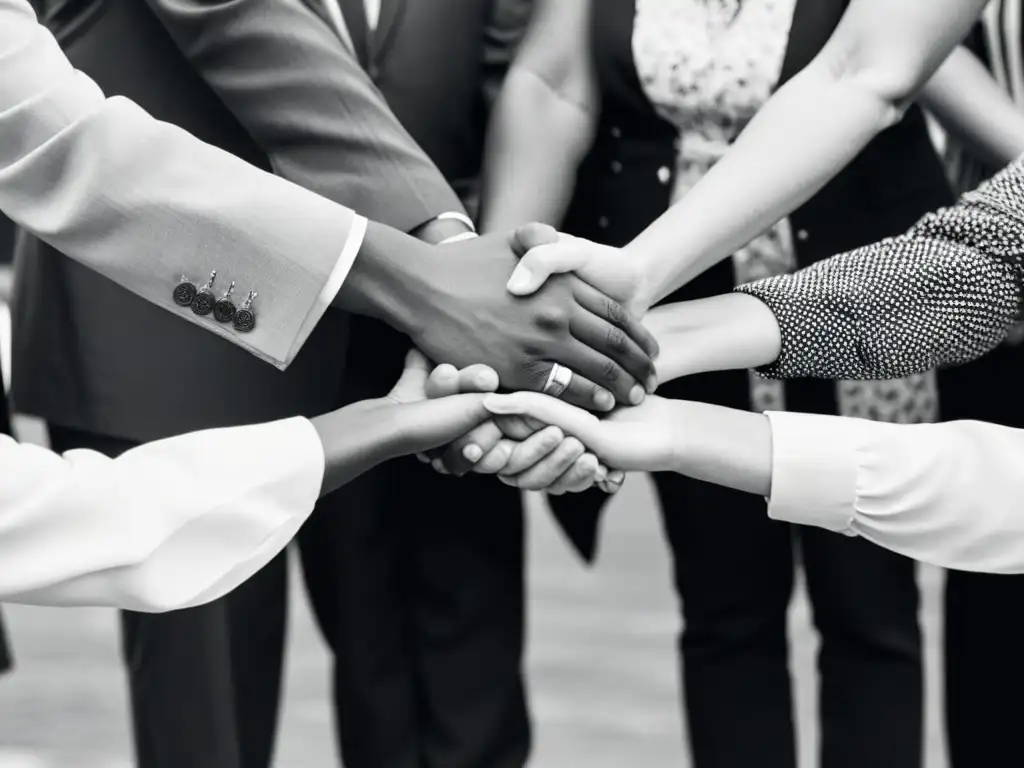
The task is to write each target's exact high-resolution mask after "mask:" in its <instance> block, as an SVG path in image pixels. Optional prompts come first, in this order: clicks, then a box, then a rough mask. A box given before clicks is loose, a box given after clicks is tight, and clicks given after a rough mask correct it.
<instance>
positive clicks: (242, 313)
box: [234, 291, 259, 333]
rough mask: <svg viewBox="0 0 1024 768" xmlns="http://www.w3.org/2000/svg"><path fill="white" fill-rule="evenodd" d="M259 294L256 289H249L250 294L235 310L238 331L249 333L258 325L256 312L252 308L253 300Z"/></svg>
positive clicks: (235, 322)
mask: <svg viewBox="0 0 1024 768" xmlns="http://www.w3.org/2000/svg"><path fill="white" fill-rule="evenodd" d="M258 295H259V294H257V293H256V291H249V295H248V296H246V297H245V301H243V302H242V306H241V307H239V309H238V311H237V312H235V317H234V324H235V330H236V331H240V332H241V333H248V332H249V331H251V330H252V329H253V328H255V327H256V313H255V312H254V311H253V309H252V302H253V299H255V298H256V296H258Z"/></svg>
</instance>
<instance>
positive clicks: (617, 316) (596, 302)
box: [573, 280, 659, 392]
mask: <svg viewBox="0 0 1024 768" xmlns="http://www.w3.org/2000/svg"><path fill="white" fill-rule="evenodd" d="M573 294H574V295H575V296H576V301H578V302H579V303H580V306H582V307H584V308H585V309H587V310H589V311H590V312H592V313H594V314H595V315H596V316H597V317H599V318H601V319H602V320H604V321H605V322H606V323H610V324H611V325H613V326H615V327H616V328H618V329H620V330H621V331H622V332H623V333H624V334H625V335H626V338H627V339H629V340H630V341H632V343H633V344H634V345H636V347H637V349H639V352H636V351H635V350H631V351H633V356H632V357H628V358H626V359H624V360H623V359H619V358H616V360H618V362H619V363H621V364H622V366H623V367H624V368H625V369H626V370H627V371H629V372H630V373H631V374H633V376H634V378H637V379H638V380H639V381H643V382H645V383H646V384H647V385H648V390H647V391H648V392H653V391H654V390H655V389H657V386H658V383H657V379H656V378H655V379H654V382H653V386H652V385H651V382H650V378H651V377H652V376H653V375H654V363H653V359H654V358H656V357H657V356H658V352H659V349H658V341H657V339H655V338H654V334H653V333H651V332H650V331H649V330H647V328H646V327H644V324H643V323H641V322H640V321H639V320H638V319H637V318H636V317H634V316H633V313H632V312H629V311H628V310H627V309H626V308H625V307H623V306H622V305H621V304H620V303H619V302H617V301H615V300H614V299H612V298H609V297H608V296H606V295H605V294H604V293H602V292H601V291H599V290H597V289H596V288H594V287H593V286H592V285H590V284H588V283H585V282H583V281H582V280H576V281H574V282H573ZM640 360H643V362H644V364H645V365H646V366H647V367H648V372H647V375H645V376H644V378H639V377H640V376H641V375H644V371H643V370H642V369H640V368H633V367H632V363H633V361H640Z"/></svg>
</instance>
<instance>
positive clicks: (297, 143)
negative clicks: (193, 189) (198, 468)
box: [14, 0, 459, 440]
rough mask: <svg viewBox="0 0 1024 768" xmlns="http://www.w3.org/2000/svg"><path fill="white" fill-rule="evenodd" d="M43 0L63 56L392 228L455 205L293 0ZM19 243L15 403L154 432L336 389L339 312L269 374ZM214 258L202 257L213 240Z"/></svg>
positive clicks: (119, 433) (134, 432)
mask: <svg viewBox="0 0 1024 768" xmlns="http://www.w3.org/2000/svg"><path fill="white" fill-rule="evenodd" d="M44 6H45V10H46V15H45V21H46V22H47V24H48V26H50V27H51V29H53V30H54V32H55V33H56V35H57V38H58V40H59V41H60V42H61V44H62V46H63V47H64V48H65V50H66V52H67V53H68V56H69V58H70V59H71V61H72V62H73V63H74V64H75V65H76V66H77V67H78V68H79V69H81V70H83V71H85V72H86V73H87V74H89V75H90V76H91V77H92V78H93V79H94V80H96V81H97V82H98V83H99V84H100V86H101V87H102V88H103V89H104V91H105V92H106V93H107V94H108V95H114V94H119V95H124V96H127V97H129V98H131V99H133V100H134V101H136V102H137V103H139V104H140V105H141V106H143V107H144V108H145V109H146V110H148V111H149V112H150V113H152V114H153V115H155V116H156V117H158V118H161V119H163V120H166V121H168V122H171V123H175V124H177V125H179V126H181V127H182V128H185V129H186V130H188V131H190V132H191V133H193V134H195V135H196V136H198V137H200V138H202V139H204V140H205V141H207V142H209V143H212V144H215V145H218V146H220V147H223V148H224V149H226V150H228V151H230V152H232V153H234V154H236V155H238V156H240V157H242V158H243V159H245V160H248V161H249V162H251V163H254V164H256V165H259V166H262V167H264V168H266V169H273V170H274V171H276V172H277V173H278V174H280V175H282V176H284V177H286V178H289V179H290V180H292V181H295V182H296V183H298V184H300V185H302V186H304V187H307V188H309V189H312V190H314V191H316V192H319V193H321V194H323V195H325V196H327V197H329V198H331V199H334V200H336V201H338V202H340V203H344V204H345V205H347V206H349V207H352V208H354V209H356V210H357V211H359V212H360V213H363V214H365V215H367V216H368V217H369V218H371V219H374V220H377V221H382V222H384V223H387V224H390V225H392V226H395V227H397V228H400V229H403V230H410V229H412V228H414V227H416V226H418V225H419V224H422V223H423V222H425V221H428V220H429V219H431V218H433V217H435V216H436V215H438V214H439V213H441V212H443V211H447V210H453V209H455V210H457V209H458V208H459V202H458V200H457V198H456V197H455V195H454V193H453V192H452V191H451V189H450V187H449V186H448V185H447V184H446V183H445V181H444V179H443V177H442V176H441V174H440V173H439V172H438V171H437V169H436V167H435V166H434V164H433V163H431V162H430V161H429V160H428V159H427V157H426V156H425V155H424V154H423V153H422V151H421V150H420V149H419V148H418V147H417V146H416V144H415V142H414V141H413V140H412V139H411V138H410V137H409V135H408V133H407V132H406V131H405V130H404V129H403V128H402V127H401V125H400V124H399V122H398V121H397V120H396V119H395V118H394V116H393V115H392V114H391V112H390V110H388V108H387V106H386V105H385V103H384V101H383V99H382V98H381V96H380V94H379V92H378V91H377V90H376V89H375V88H374V87H373V86H372V84H371V83H370V82H369V80H368V78H367V77H366V75H365V74H364V73H363V71H362V70H361V69H360V67H359V66H358V63H357V62H356V61H355V60H354V59H353V57H352V56H351V55H350V54H349V53H348V52H347V50H346V49H345V48H344V46H343V45H342V44H341V42H340V41H339V40H338V38H337V36H336V35H335V34H334V32H333V30H331V29H329V28H328V27H327V25H325V24H324V23H323V21H322V20H321V19H319V18H318V17H317V16H315V15H314V14H312V13H311V12H309V11H308V9H306V8H303V7H302V6H301V5H299V4H297V3H294V2H289V0H244V2H235V1H233V0H47V1H46V2H45V3H44ZM342 245H343V244H342V243H339V244H338V247H339V251H340V248H341V246H342ZM172 247H173V244H170V243H169V244H168V248H172ZM23 250H24V252H23V253H21V254H19V262H20V263H19V269H20V272H19V285H18V287H17V290H16V302H15V312H14V326H15V333H14V338H15V349H14V360H15V368H16V369H17V370H18V376H17V381H16V382H15V383H14V397H15V402H16V404H17V406H18V407H19V408H20V409H21V410H23V411H26V412H29V413H32V414H35V415H38V416H42V417H43V418H46V419H48V420H49V421H51V422H54V423H57V424H60V425H62V426H67V427H75V428H80V429H85V430H89V431H93V432H98V433H101V434H106V435H111V436H115V437H119V438H125V439H129V440H149V439H154V438H159V437H163V436H166V435H171V434H177V433H181V432H185V431H189V430H195V429H199V428H204V427H212V426H220V425H229V424H238V423H248V422H253V421H263V420H268V419H274V418H279V417H286V416H291V415H295V414H312V413H315V412H319V411H323V410H326V409H328V408H330V407H333V406H334V405H335V402H336V398H337V391H338V385H339V380H340V377H341V375H342V368H343V351H344V344H345V323H344V318H343V317H342V315H341V313H338V312H333V311H329V312H328V313H327V315H325V317H324V318H323V320H322V321H321V323H320V326H319V327H318V328H317V329H316V331H314V333H313V335H312V336H311V337H310V339H309V340H308V342H307V344H306V346H305V348H304V349H303V351H302V352H301V353H300V354H299V356H298V357H297V358H296V360H295V362H294V363H293V364H292V366H291V367H290V368H289V370H288V371H287V372H285V373H281V372H279V371H277V370H275V369H274V368H272V367H271V366H269V365H267V364H264V363H261V362H260V361H258V360H257V359H255V358H254V357H252V356H250V355H248V354H246V353H245V352H243V351H241V350H239V349H237V348H235V347H233V346H231V345H229V344H227V343H225V342H223V341H222V340H220V339H218V338H215V337H214V336H213V335H212V334H209V333H206V332H204V331H202V330H200V329H198V328H194V327H190V326H188V325H187V324H185V323H182V322H181V321H180V320H179V319H177V318H175V317H174V316H173V315H171V314H170V313H167V312H164V311H163V310H161V309H159V308H156V307H152V306H150V305H148V304H146V303H145V302H143V301H142V300H140V299H139V298H137V297H135V296H133V295H131V294H129V293H128V292H127V291H125V290H123V289H121V288H119V287H117V286H115V285H114V284H113V283H111V282H109V281H107V280H105V279H104V278H102V277H100V276H99V275H97V274H95V273H94V272H91V271H89V270H87V269H85V268H84V267H81V266H79V265H77V264H75V263H73V262H72V261H71V260H69V259H65V258H63V257H62V256H61V255H60V254H59V253H56V252H54V251H52V250H51V249H49V248H48V247H47V246H45V245H42V244H40V243H38V242H37V241H33V240H31V239H30V241H29V242H28V243H27V245H26V248H25V249H23ZM209 262H210V264H211V269H215V268H216V264H217V256H216V244H214V243H211V249H210V254H209ZM189 277H190V278H192V279H193V280H197V281H199V282H202V281H203V280H205V278H206V275H189ZM217 288H218V292H219V291H220V290H223V289H224V288H226V286H217ZM250 289H255V290H257V291H260V292H272V291H287V290H288V286H286V285H281V286H270V285H267V286H255V285H254V286H248V285H239V286H237V288H236V295H237V294H238V293H241V294H242V295H243V296H244V295H245V292H247V291H248V290H250Z"/></svg>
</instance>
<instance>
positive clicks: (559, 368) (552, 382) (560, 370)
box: [542, 363, 572, 397]
mask: <svg viewBox="0 0 1024 768" xmlns="http://www.w3.org/2000/svg"><path fill="white" fill-rule="evenodd" d="M570 381H572V371H570V370H569V369H568V368H566V367H565V366H564V365H559V364H558V363H555V364H554V365H552V366H551V373H549V374H548V382H547V384H545V385H544V389H543V390H542V391H543V392H544V394H545V395H550V396H551V397H561V396H562V393H563V392H565V390H566V389H568V388H569V382H570Z"/></svg>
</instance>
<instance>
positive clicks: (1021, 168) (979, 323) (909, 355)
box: [737, 158, 1024, 379]
mask: <svg viewBox="0 0 1024 768" xmlns="http://www.w3.org/2000/svg"><path fill="white" fill-rule="evenodd" d="M737 290H738V291H742V292H744V293H748V294H751V295H753V296H757V297H758V298H759V299H761V300H762V301H764V302H765V303H766V304H767V305H768V306H769V307H770V308H771V310H772V312H773V313H774V314H775V317H776V319H777V320H778V323H779V327H780V329H781V331H782V351H781V353H780V355H779V358H778V360H776V361H775V362H774V363H773V364H771V365H770V366H767V367H766V368H765V369H764V370H763V371H762V373H763V374H764V375H765V376H768V377H772V378H783V377H785V378H795V377H806V376H810V377H817V378H839V377H842V378H850V379H853V378H877V379H882V378H891V377H895V376H905V375H907V374H910V373H915V372H918V371H926V370H929V369H932V368H935V367H937V366H940V365H946V364H956V363H965V362H968V361H970V360H973V359H975V358H978V357H981V356H982V355H984V354H985V353H986V352H988V351H990V350H991V349H993V348H994V347H996V346H997V345H998V344H999V343H1000V342H1001V341H1002V340H1003V339H1004V338H1005V337H1006V336H1007V334H1008V333H1010V331H1011V329H1012V328H1013V325H1014V322H1015V321H1017V320H1019V319H1020V318H1021V316H1022V313H1024V158H1021V159H1020V160H1017V161H1016V162H1015V163H1013V164H1012V165H1010V166H1009V167H1008V168H1006V169H1005V170H1004V171H1002V172H1001V173H999V174H998V175H996V176H995V177H993V178H992V180H991V181H988V182H986V183H984V184H983V185H982V186H981V187H979V188H978V189H977V190H976V191H974V192H968V193H967V194H965V195H964V196H963V197H961V198H960V201H959V202H958V203H957V204H956V205H954V206H952V207H950V208H946V209H944V210H941V211H938V212H936V213H930V214H928V215H927V216H925V217H924V218H922V219H921V221H920V222H918V223H917V225H915V226H914V227H913V228H912V229H911V230H910V231H909V232H907V234H905V235H901V236H900V237H893V238H889V239H887V240H883V241H881V242H879V243H875V244H873V245H868V246H865V247H864V248H858V249H857V250H855V251H850V252H849V253H844V254H840V255H838V256H834V257H832V258H831V259H826V260H825V261H820V262H818V263H817V264H814V265H813V266H810V267H808V268H807V269H803V270H800V271H799V272H796V273H794V274H789V275H780V276H777V277H771V278H767V279H765V280H761V281H758V282H755V283H752V284H749V285H744V286H740V287H739V288H737Z"/></svg>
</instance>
